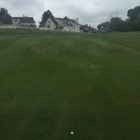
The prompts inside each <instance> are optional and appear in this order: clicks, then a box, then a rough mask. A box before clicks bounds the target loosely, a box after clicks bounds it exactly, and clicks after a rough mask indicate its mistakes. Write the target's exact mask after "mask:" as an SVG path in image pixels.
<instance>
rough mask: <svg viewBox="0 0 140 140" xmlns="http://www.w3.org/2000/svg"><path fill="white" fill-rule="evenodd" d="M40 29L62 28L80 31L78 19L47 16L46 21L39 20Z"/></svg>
mask: <svg viewBox="0 0 140 140" xmlns="http://www.w3.org/2000/svg"><path fill="white" fill-rule="evenodd" d="M39 28H40V30H62V31H73V32H80V25H79V24H78V19H76V20H74V19H69V18H67V17H64V18H56V17H53V16H51V17H49V18H48V19H47V20H46V21H44V22H41V23H40V26H39Z"/></svg>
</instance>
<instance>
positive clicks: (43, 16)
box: [42, 10, 53, 22]
mask: <svg viewBox="0 0 140 140" xmlns="http://www.w3.org/2000/svg"><path fill="white" fill-rule="evenodd" d="M51 16H53V14H52V12H51V11H50V10H48V11H45V12H44V13H43V14H42V22H43V21H46V20H47V19H48V18H49V17H51Z"/></svg>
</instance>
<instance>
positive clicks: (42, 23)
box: [39, 16, 59, 27]
mask: <svg viewBox="0 0 140 140" xmlns="http://www.w3.org/2000/svg"><path fill="white" fill-rule="evenodd" d="M49 18H50V19H51V20H52V21H53V22H54V24H55V25H56V26H58V25H59V24H58V22H57V21H56V20H55V18H54V17H53V16H51V17H49ZM49 18H48V19H49ZM48 19H47V20H48ZM47 20H46V21H43V22H41V23H40V26H39V27H45V24H46V22H47Z"/></svg>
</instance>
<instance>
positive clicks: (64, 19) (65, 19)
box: [55, 17, 79, 25]
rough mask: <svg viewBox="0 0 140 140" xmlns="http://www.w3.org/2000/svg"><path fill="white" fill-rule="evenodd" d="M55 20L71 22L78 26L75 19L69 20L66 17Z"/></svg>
mask: <svg viewBox="0 0 140 140" xmlns="http://www.w3.org/2000/svg"><path fill="white" fill-rule="evenodd" d="M55 19H58V20H61V21H66V22H68V21H71V22H73V23H75V24H78V23H77V22H76V21H75V20H74V19H69V18H67V17H64V18H55ZM78 25H79V24H78Z"/></svg>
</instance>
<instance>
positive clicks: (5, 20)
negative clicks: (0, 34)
mask: <svg viewBox="0 0 140 140" xmlns="http://www.w3.org/2000/svg"><path fill="white" fill-rule="evenodd" d="M0 27H1V28H3V27H4V28H19V27H36V25H35V21H34V19H33V17H25V16H23V17H11V16H9V15H5V16H0Z"/></svg>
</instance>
